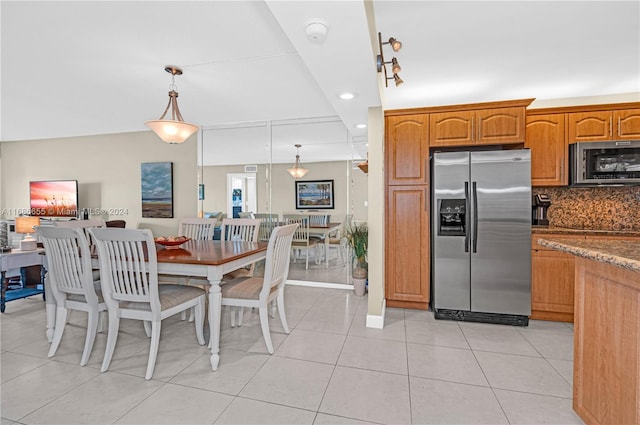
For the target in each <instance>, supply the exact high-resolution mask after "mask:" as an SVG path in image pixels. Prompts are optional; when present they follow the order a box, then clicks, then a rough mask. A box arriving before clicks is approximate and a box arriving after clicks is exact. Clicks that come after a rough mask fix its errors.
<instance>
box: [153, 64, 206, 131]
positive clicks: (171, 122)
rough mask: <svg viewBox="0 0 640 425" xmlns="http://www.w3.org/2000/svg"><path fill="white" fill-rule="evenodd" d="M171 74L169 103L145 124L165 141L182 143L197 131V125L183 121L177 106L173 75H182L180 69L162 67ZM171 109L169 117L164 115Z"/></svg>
mask: <svg viewBox="0 0 640 425" xmlns="http://www.w3.org/2000/svg"><path fill="white" fill-rule="evenodd" d="M164 70H165V71H167V72H168V73H170V74H171V90H170V91H169V103H168V104H167V107H166V108H165V110H164V112H163V113H162V116H161V117H160V118H159V119H157V120H152V121H147V122H146V123H145V124H146V125H147V126H148V127H149V128H150V129H151V130H153V132H154V133H156V134H157V135H158V137H160V139H162V141H164V142H166V143H183V142H184V141H185V140H187V139H188V138H189V136H191V135H192V134H193V133H195V132H196V131H198V128H199V127H198V126H197V125H195V124H191V123H188V122H185V121H184V119H183V118H182V114H181V113H180V108H178V92H177V91H176V90H175V84H174V82H175V76H176V75H182V70H181V69H180V68H178V67H175V66H167V67H165V69H164ZM169 109H171V119H168V120H165V119H164V117H165V116H166V115H167V112H169Z"/></svg>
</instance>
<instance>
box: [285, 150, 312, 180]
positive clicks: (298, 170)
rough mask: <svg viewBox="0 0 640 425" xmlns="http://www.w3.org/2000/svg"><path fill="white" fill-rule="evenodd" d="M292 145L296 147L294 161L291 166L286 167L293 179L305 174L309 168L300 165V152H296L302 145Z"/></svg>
mask: <svg viewBox="0 0 640 425" xmlns="http://www.w3.org/2000/svg"><path fill="white" fill-rule="evenodd" d="M294 146H295V147H296V162H295V164H293V168H288V169H287V171H288V172H289V174H291V177H293V178H294V179H300V178H302V177H304V175H305V174H307V173H308V172H309V170H307V169H306V168H304V167H303V166H302V163H301V162H300V154H299V153H298V152H299V149H300V147H301V146H302V145H294Z"/></svg>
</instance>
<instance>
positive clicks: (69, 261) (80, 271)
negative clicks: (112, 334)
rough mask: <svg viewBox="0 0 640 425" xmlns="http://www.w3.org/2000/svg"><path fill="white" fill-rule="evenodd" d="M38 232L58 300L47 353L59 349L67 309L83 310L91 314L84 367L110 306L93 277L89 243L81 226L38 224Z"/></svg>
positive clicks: (50, 355) (53, 293)
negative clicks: (72, 227)
mask: <svg viewBox="0 0 640 425" xmlns="http://www.w3.org/2000/svg"><path fill="white" fill-rule="evenodd" d="M36 231H37V232H38V235H39V238H40V240H41V241H42V243H43V244H44V249H45V252H46V254H47V268H48V276H47V278H48V279H49V282H50V287H51V294H50V295H52V296H53V298H54V299H55V300H56V322H55V323H56V325H55V330H54V333H53V341H52V342H51V347H50V348H49V353H48V356H49V357H53V356H54V355H55V354H56V351H57V350H58V346H59V345H60V341H61V340H62V334H63V333H64V328H65V327H66V323H67V312H68V310H69V309H72V310H80V311H84V312H86V313H87V315H88V320H87V336H86V338H85V342H84V350H83V351H82V357H81V359H80V366H84V365H86V364H87V362H88V361H89V356H90V355H91V350H92V348H93V343H94V341H95V339H96V332H97V331H98V328H99V324H100V322H101V321H100V312H102V311H106V309H107V306H106V305H105V302H104V299H103V297H102V291H101V289H100V282H99V281H98V282H95V281H94V279H93V275H92V271H91V252H90V249H89V242H88V241H87V238H86V236H85V235H84V233H83V229H81V228H76V229H70V228H65V227H42V226H38V227H36Z"/></svg>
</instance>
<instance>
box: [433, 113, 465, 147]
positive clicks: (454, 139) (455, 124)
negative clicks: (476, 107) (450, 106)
mask: <svg viewBox="0 0 640 425" xmlns="http://www.w3.org/2000/svg"><path fill="white" fill-rule="evenodd" d="M474 119H475V113H474V112H473V111H459V112H438V113H433V114H430V119H429V121H430V125H431V131H430V137H429V143H430V144H431V146H469V145H472V144H473V142H474V131H473V129H474Z"/></svg>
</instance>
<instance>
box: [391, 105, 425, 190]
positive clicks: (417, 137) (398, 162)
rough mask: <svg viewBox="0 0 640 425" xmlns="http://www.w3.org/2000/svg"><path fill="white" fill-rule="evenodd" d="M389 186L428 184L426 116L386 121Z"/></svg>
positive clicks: (417, 115)
mask: <svg viewBox="0 0 640 425" xmlns="http://www.w3.org/2000/svg"><path fill="white" fill-rule="evenodd" d="M385 133H386V137H385V139H386V145H385V161H386V167H385V170H386V176H387V184H388V185H392V186H393V185H417V184H428V183H429V140H428V137H429V115H428V114H415V115H401V116H391V117H387V118H386V120H385Z"/></svg>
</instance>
